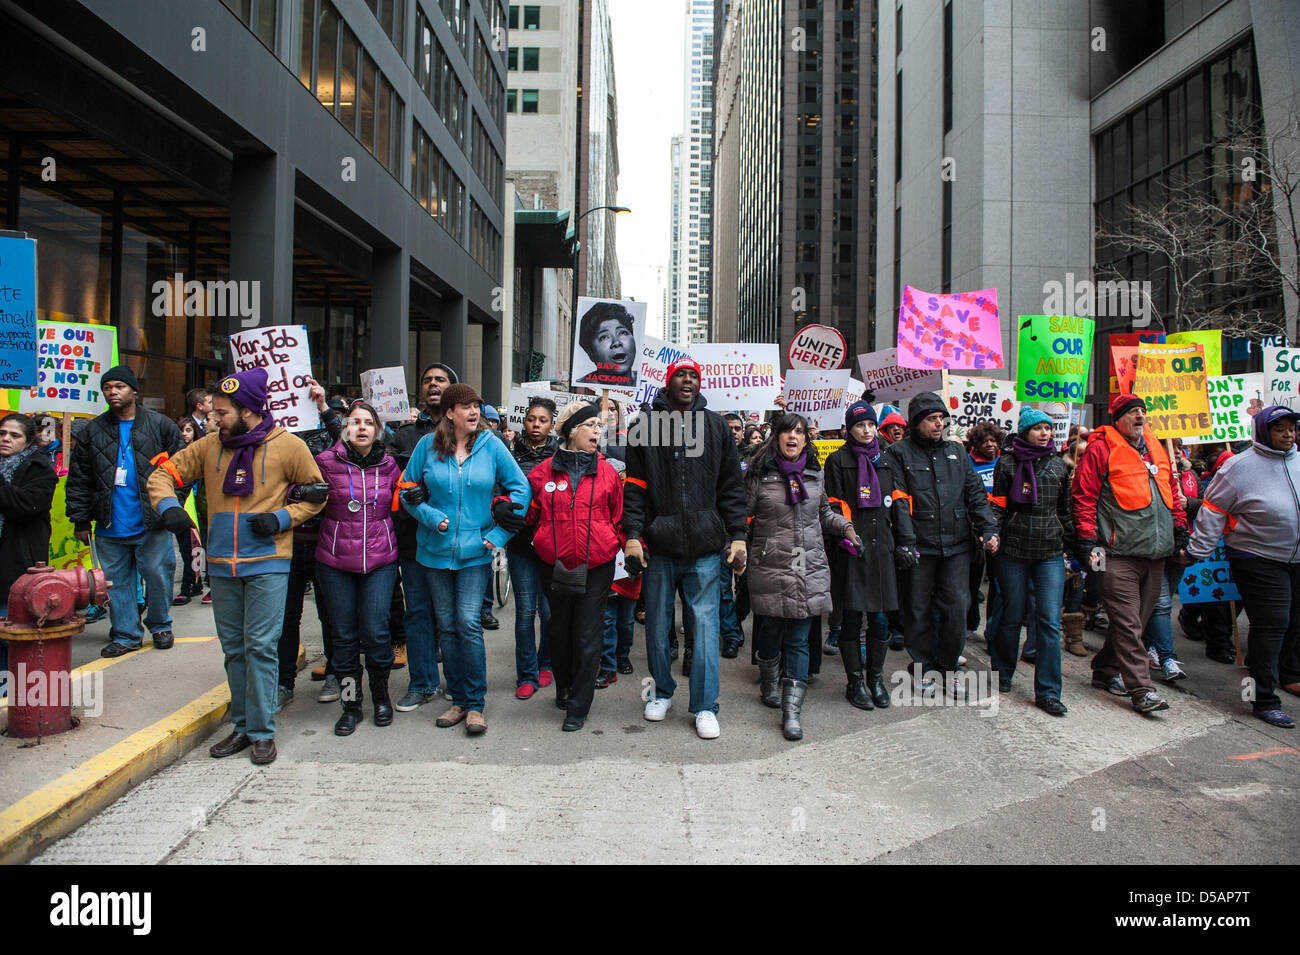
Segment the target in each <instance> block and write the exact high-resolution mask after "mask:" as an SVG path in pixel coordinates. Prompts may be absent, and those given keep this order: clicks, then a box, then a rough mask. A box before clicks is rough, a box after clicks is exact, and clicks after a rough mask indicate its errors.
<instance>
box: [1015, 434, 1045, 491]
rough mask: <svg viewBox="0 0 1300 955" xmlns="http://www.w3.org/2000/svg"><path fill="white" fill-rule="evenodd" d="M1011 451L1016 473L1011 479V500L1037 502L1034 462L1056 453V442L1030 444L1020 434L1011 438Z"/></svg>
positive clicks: (1036, 479)
mask: <svg viewBox="0 0 1300 955" xmlns="http://www.w3.org/2000/svg"><path fill="white" fill-rule="evenodd" d="M1011 453H1012V454H1014V455H1015V456H1016V473H1015V476H1014V477H1013V478H1012V479H1011V494H1010V497H1011V500H1013V501H1015V502H1016V503H1017V504H1037V503H1038V475H1036V474H1035V473H1034V462H1035V461H1037V460H1038V459H1039V458H1045V457H1047V456H1048V455H1049V454H1055V453H1056V442H1055V441H1051V440H1049V441H1048V442H1047V443H1046V444H1030V443H1029V442H1028V441H1026V440H1025V439H1024V438H1022V437H1020V435H1016V436H1015V437H1014V438H1012V439H1011Z"/></svg>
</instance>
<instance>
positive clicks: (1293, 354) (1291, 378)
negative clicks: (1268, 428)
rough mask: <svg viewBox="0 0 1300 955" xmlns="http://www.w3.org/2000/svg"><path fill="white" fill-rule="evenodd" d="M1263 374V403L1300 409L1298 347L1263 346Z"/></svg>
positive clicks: (1299, 356)
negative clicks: (1266, 380) (1266, 387)
mask: <svg viewBox="0 0 1300 955" xmlns="http://www.w3.org/2000/svg"><path fill="white" fill-rule="evenodd" d="M1264 374H1266V375H1268V394H1267V395H1266V396H1265V400H1264V404H1265V405H1266V406H1267V405H1285V406H1286V407H1288V408H1290V409H1292V410H1293V411H1300V348H1279V347H1277V346H1276V345H1266V346H1264Z"/></svg>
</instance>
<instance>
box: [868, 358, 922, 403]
mask: <svg viewBox="0 0 1300 955" xmlns="http://www.w3.org/2000/svg"><path fill="white" fill-rule="evenodd" d="M858 367H859V368H860V369H861V370H862V383H863V384H864V385H865V386H866V387H867V388H868V389H869V390H870V391H871V393H872V395H873V396H874V397H875V399H876V400H877V401H902V400H903V399H904V398H911V397H912V396H913V395H919V394H920V393H921V392H923V391H941V390H942V389H943V370H942V369H933V368H904V367H902V366H901V365H899V363H898V349H897V348H882V349H881V350H880V351H873V352H868V353H867V354H865V355H859V356H858Z"/></svg>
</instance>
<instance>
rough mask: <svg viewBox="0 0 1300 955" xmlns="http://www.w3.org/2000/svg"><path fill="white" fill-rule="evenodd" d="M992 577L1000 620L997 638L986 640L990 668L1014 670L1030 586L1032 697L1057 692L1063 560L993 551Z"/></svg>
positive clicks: (1005, 672) (1056, 697)
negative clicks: (1032, 602)
mask: <svg viewBox="0 0 1300 955" xmlns="http://www.w3.org/2000/svg"><path fill="white" fill-rule="evenodd" d="M997 572H998V578H999V579H998V583H999V585H1000V586H1001V588H1002V601H1003V603H1002V621H1001V624H1002V625H1001V627H1000V629H999V630H998V637H997V640H995V641H993V642H992V643H990V644H989V656H990V657H991V658H992V662H993V669H995V670H997V671H998V672H999V673H1002V674H1003V675H1005V676H1011V675H1012V674H1013V673H1015V672H1016V661H1017V660H1018V659H1019V657H1020V624H1021V621H1023V620H1024V618H1025V606H1026V604H1027V603H1028V600H1029V583H1030V581H1031V580H1032V581H1033V586H1034V599H1035V604H1036V609H1037V612H1036V614H1035V616H1034V623H1035V625H1036V626H1035V628H1034V632H1035V634H1036V636H1037V639H1038V658H1037V661H1036V663H1037V665H1036V666H1035V668H1034V698H1035V699H1039V700H1044V699H1054V700H1059V699H1060V698H1061V597H1062V595H1063V594H1064V592H1065V563H1064V562H1063V561H1062V560H1061V558H1060V557H1049V558H1048V559H1046V560H1019V559H1017V558H1015V557H1009V556H1007V555H1006V554H1001V555H999V556H998V570H997Z"/></svg>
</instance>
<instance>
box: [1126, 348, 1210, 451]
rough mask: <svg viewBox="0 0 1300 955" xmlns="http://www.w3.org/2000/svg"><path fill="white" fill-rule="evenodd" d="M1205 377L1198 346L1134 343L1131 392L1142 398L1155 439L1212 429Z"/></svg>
mask: <svg viewBox="0 0 1300 955" xmlns="http://www.w3.org/2000/svg"><path fill="white" fill-rule="evenodd" d="M1208 379H1209V375H1208V374H1207V372H1206V370H1205V354H1204V351H1203V350H1202V348H1201V346H1200V345H1170V344H1168V343H1165V344H1163V345H1161V344H1155V343H1151V342H1143V343H1142V344H1140V345H1139V346H1138V365H1137V379H1136V381H1134V383H1133V391H1134V394H1136V395H1138V396H1139V397H1141V398H1143V399H1145V401H1146V404H1147V421H1148V424H1149V425H1150V426H1151V430H1152V431H1153V432H1155V436H1156V437H1157V438H1160V439H1161V440H1162V441H1163V440H1164V439H1165V438H1189V437H1196V436H1197V435H1202V434H1207V433H1209V432H1210V431H1212V430H1213V428H1214V421H1213V419H1212V418H1211V416H1210V397H1209V392H1208V391H1207V385H1208Z"/></svg>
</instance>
